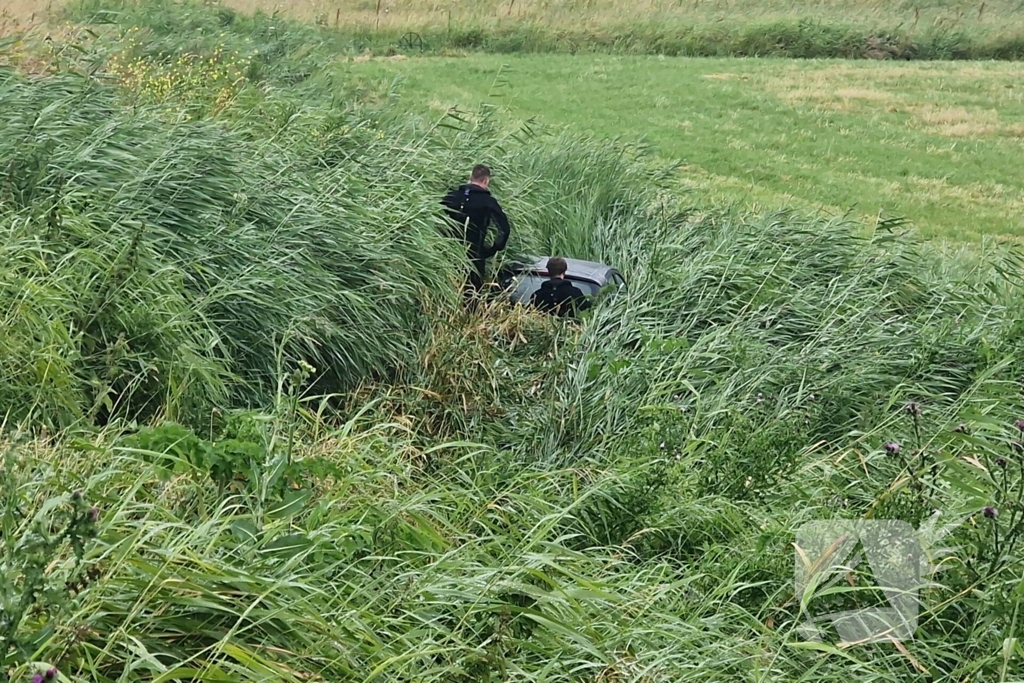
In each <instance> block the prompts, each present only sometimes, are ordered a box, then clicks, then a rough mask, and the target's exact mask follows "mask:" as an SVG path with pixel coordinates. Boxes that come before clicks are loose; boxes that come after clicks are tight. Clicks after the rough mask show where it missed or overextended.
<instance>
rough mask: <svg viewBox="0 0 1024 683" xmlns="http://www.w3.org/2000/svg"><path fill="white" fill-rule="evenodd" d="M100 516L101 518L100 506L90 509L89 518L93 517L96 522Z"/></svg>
mask: <svg viewBox="0 0 1024 683" xmlns="http://www.w3.org/2000/svg"><path fill="white" fill-rule="evenodd" d="M99 518H100V509H99V508H97V507H94V508H90V509H89V519H91V520H92V521H94V522H95V521H97V520H98V519H99Z"/></svg>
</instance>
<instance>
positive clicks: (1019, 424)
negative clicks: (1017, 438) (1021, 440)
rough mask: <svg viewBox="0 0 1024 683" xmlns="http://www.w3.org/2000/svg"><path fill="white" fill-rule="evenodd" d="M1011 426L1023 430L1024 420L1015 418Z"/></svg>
mask: <svg viewBox="0 0 1024 683" xmlns="http://www.w3.org/2000/svg"><path fill="white" fill-rule="evenodd" d="M1013 426H1014V427H1016V428H1017V429H1018V430H1020V431H1022V432H1024V420H1017V421H1016V422H1014V423H1013Z"/></svg>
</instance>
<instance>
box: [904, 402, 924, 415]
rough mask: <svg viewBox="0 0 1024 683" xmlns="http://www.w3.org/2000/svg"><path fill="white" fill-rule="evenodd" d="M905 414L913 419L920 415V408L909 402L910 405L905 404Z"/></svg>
mask: <svg viewBox="0 0 1024 683" xmlns="http://www.w3.org/2000/svg"><path fill="white" fill-rule="evenodd" d="M907 412H908V413H910V414H911V415H913V416H914V417H917V416H918V415H920V414H921V407H920V406H919V405H917V404H916V403H915V402H913V401H911V402H910V403H908V404H907Z"/></svg>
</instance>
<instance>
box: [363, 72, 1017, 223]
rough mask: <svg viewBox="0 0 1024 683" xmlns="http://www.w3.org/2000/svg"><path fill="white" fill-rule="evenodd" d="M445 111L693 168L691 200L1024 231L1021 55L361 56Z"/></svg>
mask: <svg viewBox="0 0 1024 683" xmlns="http://www.w3.org/2000/svg"><path fill="white" fill-rule="evenodd" d="M343 68H344V69H345V70H346V71H351V72H353V73H356V74H360V75H365V76H368V77H373V78H380V77H389V78H393V77H399V78H401V83H400V86H399V89H398V92H399V94H400V95H399V96H400V98H401V100H402V101H403V102H404V103H405V104H406V106H408V107H409V108H410V109H415V110H420V111H423V112H428V111H433V112H434V113H435V115H439V114H440V113H442V112H444V111H446V110H448V109H450V108H453V107H462V108H467V107H469V108H473V107H477V106H479V105H481V104H489V105H494V106H497V107H499V108H501V109H502V111H505V112H507V113H508V115H509V116H510V117H512V118H515V119H518V118H526V117H536V118H538V119H539V120H541V121H544V122H546V123H550V124H554V125H558V126H565V127H567V128H569V129H571V130H574V131H579V132H587V133H592V134H595V135H598V136H600V137H602V138H606V139H611V138H623V139H626V140H631V141H632V140H645V141H646V142H648V143H649V144H650V145H652V147H653V150H654V151H655V153H656V154H657V155H658V156H660V157H662V158H663V159H665V160H666V161H679V162H682V163H683V164H684V169H683V171H682V178H683V180H684V183H685V185H686V186H688V187H689V188H690V189H691V190H692V192H693V193H694V195H695V200H698V201H707V202H709V203H711V204H720V203H722V202H736V203H738V204H740V205H741V206H744V207H746V208H755V209H756V208H762V209H763V208H768V209H778V208H783V207H792V208H800V209H805V210H811V211H822V212H825V213H827V214H830V215H840V214H843V213H844V212H846V211H848V210H850V211H853V212H854V213H855V214H856V215H857V217H858V218H860V219H864V220H865V221H866V222H867V223H868V224H870V222H871V219H872V218H874V217H877V216H879V215H882V216H893V215H900V216H904V217H906V218H908V219H909V220H911V221H912V222H913V224H914V225H915V226H916V227H917V228H918V229H919V230H920V231H921V233H922V235H924V236H926V237H929V238H944V239H953V240H969V241H974V240H976V239H977V238H978V237H980V236H984V235H991V236H998V237H1010V238H1019V237H1021V236H1024V175H1022V174H1021V173H1020V160H1021V159H1022V158H1024V86H1022V84H1021V80H1020V75H1021V73H1022V72H1021V68H1020V67H1019V66H1017V65H1016V64H1015V63H992V62H986V63H974V62H970V63H932V62H928V63H911V64H906V63H897V64H893V63H881V64H879V63H871V62H849V61H838V60H836V61H829V60H827V61H814V62H805V61H787V60H753V61H751V60H736V59H672V58H662V59H659V58H656V57H615V56H590V55H587V56H582V55H581V56H576V57H571V56H558V55H545V56H539V55H538V56H508V55H506V56H492V55H472V56H465V57H459V58H421V59H409V60H402V61H393V60H388V59H380V60H371V61H363V62H358V63H353V64H350V65H346V66H345V67H343Z"/></svg>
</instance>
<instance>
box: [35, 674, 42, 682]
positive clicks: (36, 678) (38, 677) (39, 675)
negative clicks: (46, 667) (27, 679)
mask: <svg viewBox="0 0 1024 683" xmlns="http://www.w3.org/2000/svg"><path fill="white" fill-rule="evenodd" d="M32 683H43V674H32Z"/></svg>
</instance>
